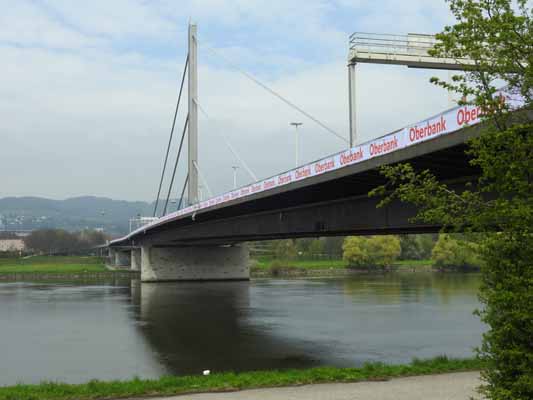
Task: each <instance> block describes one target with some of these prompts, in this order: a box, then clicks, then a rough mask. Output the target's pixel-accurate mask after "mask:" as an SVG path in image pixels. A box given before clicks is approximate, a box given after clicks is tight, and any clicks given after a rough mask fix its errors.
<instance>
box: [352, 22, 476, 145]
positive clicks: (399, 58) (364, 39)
mask: <svg viewBox="0 0 533 400" xmlns="http://www.w3.org/2000/svg"><path fill="white" fill-rule="evenodd" d="M436 44H437V39H436V38H435V36H434V35H427V34H419V33H409V34H407V35H389V34H380V33H361V32H356V33H353V34H352V35H350V49H349V53H348V93H349V110H350V116H349V118H350V146H351V147H353V146H355V145H356V144H357V118H356V117H357V103H356V89H357V88H356V65H357V64H358V63H366V64H393V65H404V66H407V67H408V68H423V69H440V70H455V71H464V70H467V69H469V68H471V67H472V66H474V65H475V62H474V60H471V59H455V58H439V57H433V56H432V55H430V54H429V51H430V50H431V49H433V47H434V46H435V45H436Z"/></svg>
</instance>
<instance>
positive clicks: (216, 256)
mask: <svg viewBox="0 0 533 400" xmlns="http://www.w3.org/2000/svg"><path fill="white" fill-rule="evenodd" d="M248 279H250V254H249V252H248V248H247V247H246V246H233V247H218V246H205V247H204V246H198V247H150V246H142V248H141V281H142V282H162V281H212V280H220V281H224V280H248Z"/></svg>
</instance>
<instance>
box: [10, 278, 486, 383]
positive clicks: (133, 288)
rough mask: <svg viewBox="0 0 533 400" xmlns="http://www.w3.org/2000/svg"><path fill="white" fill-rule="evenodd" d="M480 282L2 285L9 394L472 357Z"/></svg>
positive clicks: (478, 330) (479, 329)
mask: <svg viewBox="0 0 533 400" xmlns="http://www.w3.org/2000/svg"><path fill="white" fill-rule="evenodd" d="M478 286H479V277H478V276H477V275H463V274H449V275H447V274H427V275H424V274H397V275H385V276H369V275H361V276H357V277H354V278H339V279H297V280H287V279H264V280H257V281H252V282H220V283H163V284H140V283H139V282H136V281H131V282H130V281H109V282H81V283H80V282H63V283H49V282H46V283H0V305H1V306H0V385H7V384H14V383H17V382H20V381H23V382H28V383H32V382H39V381H41V380H60V381H67V382H83V381H87V380H88V379H93V378H94V379H127V378H131V377H132V376H135V375H137V376H141V377H156V376H160V375H163V374H189V373H194V374H196V373H199V372H200V371H202V370H203V369H211V370H214V371H223V370H234V371H242V370H258V369H274V368H275V369H280V368H302V367H313V366H318V365H335V366H341V367H344V366H353V365H360V364H361V363H363V362H365V361H383V362H407V361H410V360H411V359H412V358H413V357H420V358H426V357H432V356H435V355H439V354H447V355H449V356H454V357H465V356H469V355H471V354H472V348H473V347H474V346H476V345H478V344H479V342H480V337H481V333H482V332H483V329H484V328H483V326H482V324H481V323H480V322H479V320H478V319H477V318H476V317H474V316H473V315H472V311H473V310H474V309H475V308H476V307H478V306H479V303H478V301H477V295H476V293H477V288H478Z"/></svg>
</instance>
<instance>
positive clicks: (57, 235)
mask: <svg viewBox="0 0 533 400" xmlns="http://www.w3.org/2000/svg"><path fill="white" fill-rule="evenodd" d="M105 241H106V236H105V235H104V234H103V233H102V232H97V231H91V230H85V231H82V232H80V233H71V232H67V231H65V230H63V229H39V230H36V231H33V232H32V233H30V234H29V235H28V236H26V237H25V238H24V244H25V245H26V247H27V248H28V249H32V250H34V251H37V252H40V253H48V254H53V253H72V252H76V251H79V250H83V249H90V248H92V247H95V246H97V245H99V244H103V243H105Z"/></svg>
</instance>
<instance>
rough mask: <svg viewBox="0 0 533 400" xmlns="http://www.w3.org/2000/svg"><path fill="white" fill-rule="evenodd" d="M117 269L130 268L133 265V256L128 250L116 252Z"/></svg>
mask: <svg viewBox="0 0 533 400" xmlns="http://www.w3.org/2000/svg"><path fill="white" fill-rule="evenodd" d="M114 265H115V266H116V267H129V266H130V265H131V254H130V252H129V251H128V250H126V251H123V250H115V263H114Z"/></svg>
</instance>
